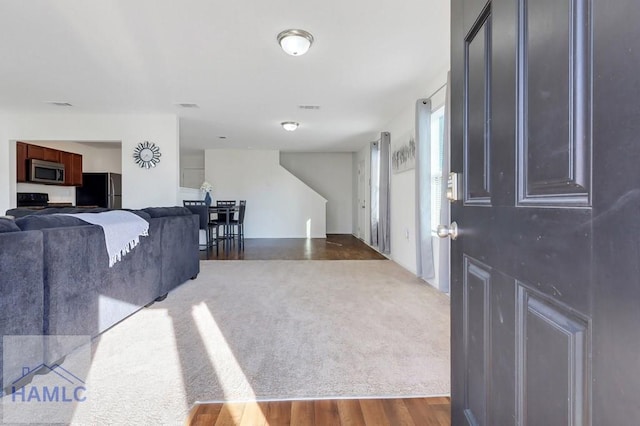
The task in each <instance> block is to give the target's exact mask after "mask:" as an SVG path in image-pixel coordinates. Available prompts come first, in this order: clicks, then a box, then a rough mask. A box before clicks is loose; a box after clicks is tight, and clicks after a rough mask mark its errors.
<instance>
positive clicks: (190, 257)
mask: <svg viewBox="0 0 640 426" xmlns="http://www.w3.org/2000/svg"><path fill="white" fill-rule="evenodd" d="M153 220H157V221H159V222H160V223H162V243H161V247H162V262H161V263H162V288H161V292H162V294H166V293H168V292H169V291H171V290H173V289H174V288H176V287H178V286H179V285H180V284H183V283H184V282H185V281H187V280H189V279H190V278H194V277H195V276H197V275H198V274H199V273H200V248H199V238H200V227H199V218H198V216H196V215H191V214H190V215H188V216H167V217H161V218H158V219H153Z"/></svg>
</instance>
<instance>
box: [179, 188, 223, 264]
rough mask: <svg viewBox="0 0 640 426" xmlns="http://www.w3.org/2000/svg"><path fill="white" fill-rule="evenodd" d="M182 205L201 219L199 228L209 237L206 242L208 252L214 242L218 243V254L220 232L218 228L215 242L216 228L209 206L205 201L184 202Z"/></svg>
mask: <svg viewBox="0 0 640 426" xmlns="http://www.w3.org/2000/svg"><path fill="white" fill-rule="evenodd" d="M182 205H183V206H184V207H186V208H187V209H189V210H190V211H191V212H192V213H193V214H197V215H198V217H199V219H200V226H199V228H200V229H203V230H205V231H206V235H207V242H206V249H207V252H208V251H209V249H210V248H211V247H212V246H213V241H216V252H217V240H218V238H217V237H218V235H217V233H218V230H217V228H216V238H215V240H214V239H213V236H212V230H213V229H214V226H213V224H212V221H211V219H210V216H209V207H208V206H207V204H206V203H205V202H204V201H203V200H184V201H183V202H182Z"/></svg>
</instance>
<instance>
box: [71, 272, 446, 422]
mask: <svg viewBox="0 0 640 426" xmlns="http://www.w3.org/2000/svg"><path fill="white" fill-rule="evenodd" d="M201 265H202V271H201V273H200V276H199V278H198V279H197V280H195V281H190V282H188V283H186V284H185V285H183V286H181V287H180V288H178V289H176V290H175V291H174V292H172V293H171V294H169V297H168V298H167V299H166V300H165V301H163V302H160V303H156V304H154V305H153V306H151V307H150V308H146V309H143V310H142V311H140V312H138V313H136V314H135V315H133V316H132V317H130V318H128V319H126V320H125V321H123V322H122V323H120V324H118V325H116V326H115V327H114V328H112V329H111V330H108V331H107V332H106V333H104V334H103V335H102V336H101V337H100V339H98V340H96V341H95V342H94V347H93V358H92V364H91V369H90V372H89V375H88V380H87V388H88V392H89V396H90V399H91V404H78V405H77V407H76V408H75V413H74V414H73V417H72V418H73V421H74V422H77V423H92V424H103V423H104V424H181V423H182V422H183V421H184V419H185V417H186V415H187V413H188V411H189V408H190V407H191V406H192V404H193V403H194V402H196V401H217V400H251V399H279V398H316V397H357V396H360V397H366V396H425V395H442V394H448V393H449V299H448V298H447V297H446V296H445V295H442V294H440V293H439V292H437V291H436V290H434V289H433V288H431V287H430V286H428V285H427V284H425V283H423V282H421V281H419V280H418V279H416V278H415V277H414V276H412V275H411V274H410V273H408V272H406V271H405V270H404V269H402V268H401V267H399V266H398V265H396V264H395V263H393V262H391V261H207V262H202V264H201ZM67 363H69V364H70V365H71V364H72V363H73V357H68V359H67V362H66V363H65V364H67ZM70 368H72V366H71V367H70Z"/></svg>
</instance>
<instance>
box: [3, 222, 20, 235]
mask: <svg viewBox="0 0 640 426" xmlns="http://www.w3.org/2000/svg"><path fill="white" fill-rule="evenodd" d="M5 232H20V228H19V227H18V225H16V223H15V222H14V221H13V219H6V218H0V234H4V233H5Z"/></svg>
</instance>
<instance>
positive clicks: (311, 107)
mask: <svg viewBox="0 0 640 426" xmlns="http://www.w3.org/2000/svg"><path fill="white" fill-rule="evenodd" d="M298 108H300V109H320V106H319V105H299V106H298Z"/></svg>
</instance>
